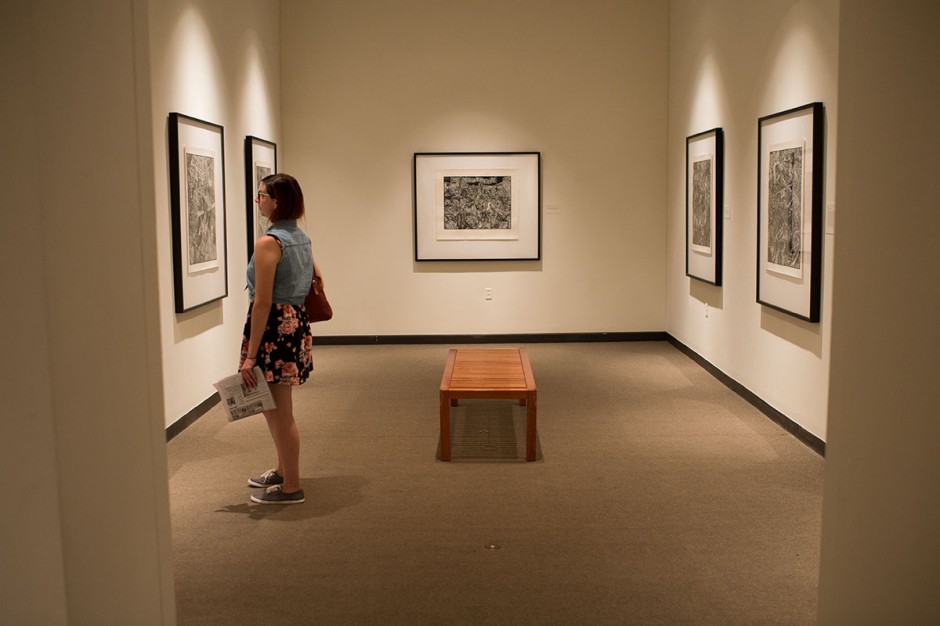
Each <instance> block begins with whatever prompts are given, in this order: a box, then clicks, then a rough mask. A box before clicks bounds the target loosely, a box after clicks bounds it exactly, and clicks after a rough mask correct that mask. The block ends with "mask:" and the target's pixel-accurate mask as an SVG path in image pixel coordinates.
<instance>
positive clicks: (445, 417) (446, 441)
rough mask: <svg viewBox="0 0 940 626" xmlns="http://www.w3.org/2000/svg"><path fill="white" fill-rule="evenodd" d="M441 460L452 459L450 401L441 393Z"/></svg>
mask: <svg viewBox="0 0 940 626" xmlns="http://www.w3.org/2000/svg"><path fill="white" fill-rule="evenodd" d="M441 460H442V461H450V401H449V398H447V397H445V396H444V394H443V393H442V394H441Z"/></svg>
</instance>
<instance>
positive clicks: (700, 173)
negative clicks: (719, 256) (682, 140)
mask: <svg viewBox="0 0 940 626" xmlns="http://www.w3.org/2000/svg"><path fill="white" fill-rule="evenodd" d="M692 249H693V250H694V251H695V252H700V253H703V254H711V251H712V158H711V155H710V154H709V155H706V156H704V157H702V158H700V159H698V160H693V161H692Z"/></svg>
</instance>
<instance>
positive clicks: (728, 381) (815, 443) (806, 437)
mask: <svg viewBox="0 0 940 626" xmlns="http://www.w3.org/2000/svg"><path fill="white" fill-rule="evenodd" d="M668 341H669V343H671V344H672V345H673V346H675V347H676V349H677V350H679V352H682V353H683V354H685V355H686V356H687V357H689V358H690V359H692V360H693V361H695V362H696V363H698V364H699V365H700V366H701V367H702V369H704V370H705V371H706V372H708V373H709V374H711V375H712V376H714V377H715V378H717V379H718V380H719V381H721V383H723V384H724V385H725V386H726V387H728V388H729V389H730V390H731V391H733V392H735V393H736V394H738V395H739V396H741V397H742V398H744V399H745V400H747V401H748V402H749V403H750V404H751V405H753V406H754V408H756V409H757V410H758V411H760V412H761V413H763V414H764V415H766V416H767V417H769V418H770V419H771V421H773V422H776V423H777V424H778V425H779V426H780V427H781V428H783V429H784V430H785V431H787V432H788V433H790V434H791V435H793V436H794V437H796V438H797V439H799V440H800V441H802V442H803V443H804V444H806V446H807V447H808V448H809V449H811V450H812V451H813V452H815V453H816V454H818V455H819V456H821V457H825V456H826V442H825V441H823V440H822V439H820V438H819V437H817V436H816V435H814V434H813V433H811V432H809V431H808V430H806V429H805V428H803V427H802V426H800V425H799V424H797V423H796V422H794V421H793V420H791V419H790V418H789V417H787V416H786V415H784V414H783V413H781V412H780V411H778V410H777V409H775V408H774V407H772V406H770V405H769V404H767V402H765V401H764V400H762V399H761V398H760V397H758V396H757V394H755V393H754V392H753V391H751V390H750V389H748V388H747V387H745V386H744V385H742V384H741V383H739V382H738V381H736V380H735V379H733V378H731V377H730V376H728V375H727V374H725V373H724V372H722V371H721V370H720V369H718V368H717V367H715V366H714V365H712V364H711V363H710V362H709V361H707V360H706V359H705V358H704V357H703V356H701V355H700V354H698V353H697V352H695V351H694V350H692V348H690V347H688V346H687V345H685V344H684V343H682V342H681V341H679V340H678V339H676V338H675V337H673V336H672V335H669V336H668Z"/></svg>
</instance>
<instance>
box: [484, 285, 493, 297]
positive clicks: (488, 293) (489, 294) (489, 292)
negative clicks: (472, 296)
mask: <svg viewBox="0 0 940 626" xmlns="http://www.w3.org/2000/svg"><path fill="white" fill-rule="evenodd" d="M483 299H484V300H492V299H493V288H492V287H487V288H485V289H484V290H483Z"/></svg>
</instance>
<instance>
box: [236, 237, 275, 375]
mask: <svg viewBox="0 0 940 626" xmlns="http://www.w3.org/2000/svg"><path fill="white" fill-rule="evenodd" d="M280 260H281V245H280V244H279V243H278V241H277V239H275V238H274V237H271V236H269V235H264V236H262V237H259V238H258V241H256V242H255V302H254V305H253V306H252V308H251V331H250V334H249V335H248V347H247V352H248V357H249V358H247V359H245V360H244V361H243V362H242V364H241V367H239V370H240V371H241V373H242V379H243V380H244V381H245V383H246V384H247V385H249V386H251V387H254V386H255V384H256V382H257V381H256V380H255V375H254V373H253V372H252V371H251V368H253V367H254V366H255V359H254V357H257V356H258V350H259V348H261V336H262V335H263V334H264V327H265V326H266V325H267V322H268V314H269V313H270V312H271V304H272V302H273V301H274V273H275V272H276V271H277V264H278V263H279V262H280Z"/></svg>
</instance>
